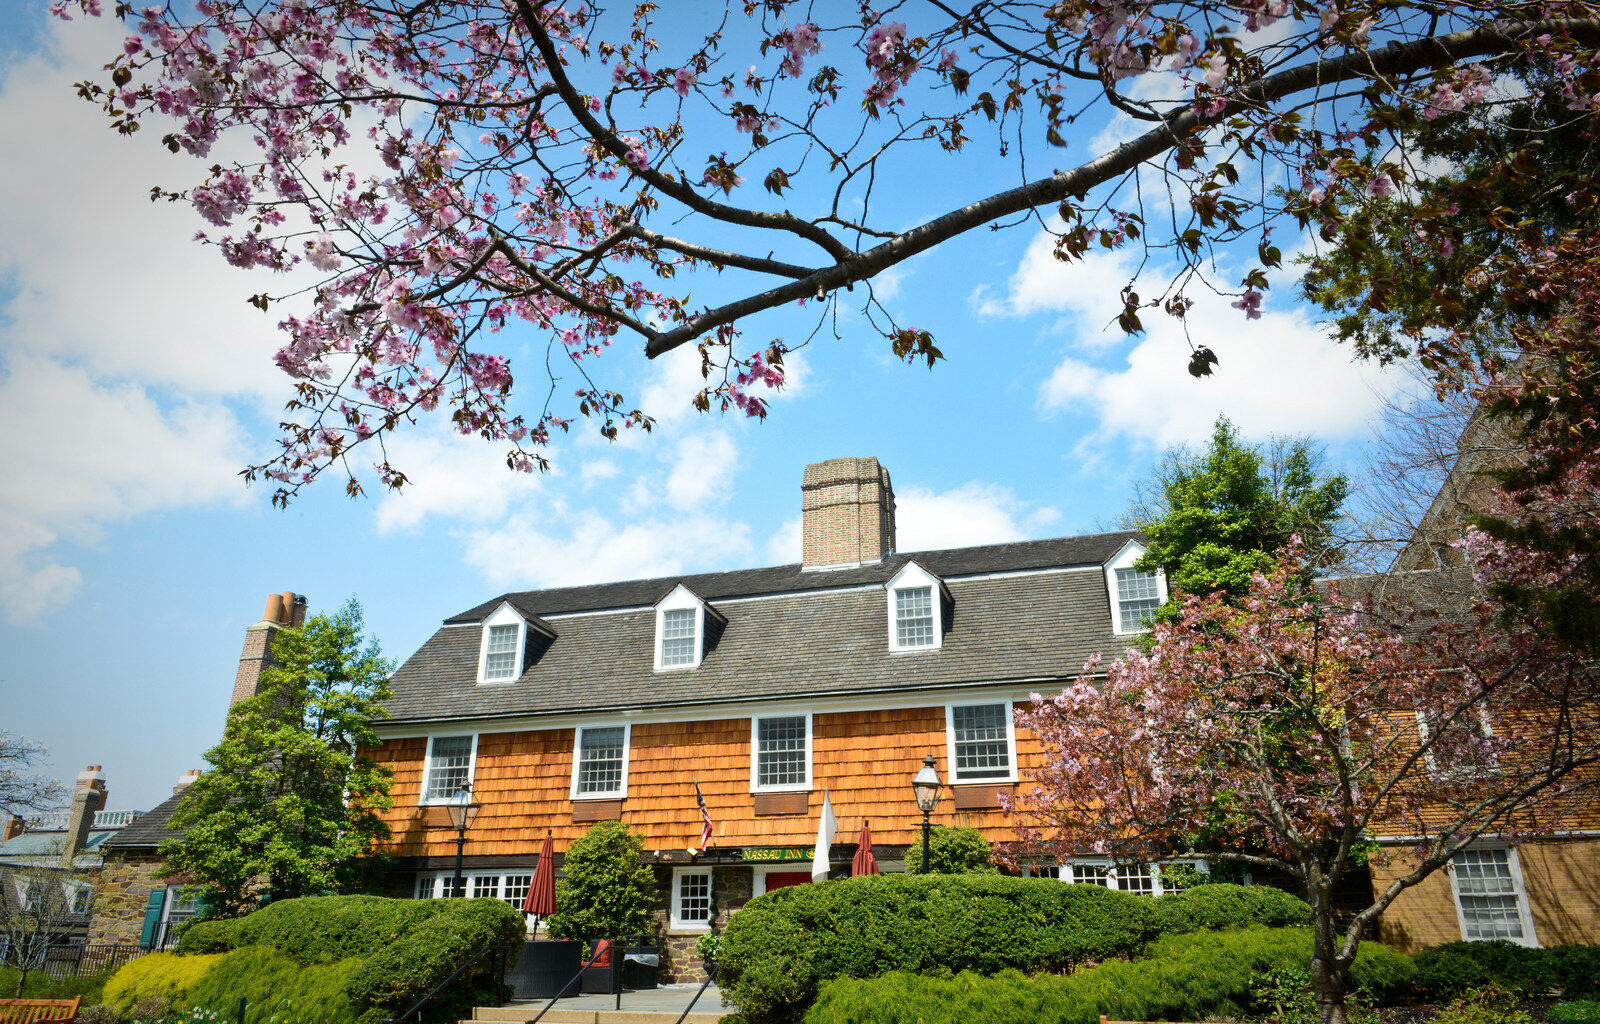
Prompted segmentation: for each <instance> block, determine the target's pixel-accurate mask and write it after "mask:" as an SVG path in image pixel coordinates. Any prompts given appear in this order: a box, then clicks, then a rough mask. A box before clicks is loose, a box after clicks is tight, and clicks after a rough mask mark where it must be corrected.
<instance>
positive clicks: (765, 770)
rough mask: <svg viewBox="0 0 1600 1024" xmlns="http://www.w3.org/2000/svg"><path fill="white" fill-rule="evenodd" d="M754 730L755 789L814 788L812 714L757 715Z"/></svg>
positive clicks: (763, 790) (752, 730)
mask: <svg viewBox="0 0 1600 1024" xmlns="http://www.w3.org/2000/svg"><path fill="white" fill-rule="evenodd" d="M751 732H752V734H753V735H752V736H751V738H750V739H751V743H750V745H751V749H752V751H753V754H754V756H753V757H752V761H753V762H754V763H753V764H752V765H751V767H750V779H751V783H752V785H751V790H752V791H754V792H757V793H760V792H783V791H791V792H792V791H796V790H805V789H810V788H811V716H810V715H808V714H807V715H771V716H768V717H765V718H763V717H757V718H756V719H755V720H754V724H753V728H752V729H751Z"/></svg>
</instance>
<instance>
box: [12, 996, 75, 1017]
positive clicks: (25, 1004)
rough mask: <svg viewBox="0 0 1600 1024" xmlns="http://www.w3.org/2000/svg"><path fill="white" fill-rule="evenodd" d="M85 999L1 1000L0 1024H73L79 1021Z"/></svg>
mask: <svg viewBox="0 0 1600 1024" xmlns="http://www.w3.org/2000/svg"><path fill="white" fill-rule="evenodd" d="M82 1002H83V997H82V996H78V997H77V998H76V999H0V1024H35V1022H36V1021H50V1022H52V1024H58V1022H59V1024H71V1022H72V1021H75V1020H77V1019H78V1006H79V1004H81V1003H82Z"/></svg>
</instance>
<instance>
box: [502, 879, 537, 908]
mask: <svg viewBox="0 0 1600 1024" xmlns="http://www.w3.org/2000/svg"><path fill="white" fill-rule="evenodd" d="M532 884H533V876H532V875H507V876H506V877H505V881H504V883H503V884H502V885H501V886H500V898H501V899H503V900H505V901H506V902H507V903H509V904H511V905H512V906H513V907H518V908H520V907H521V906H522V901H523V900H525V899H527V898H528V886H530V885H532Z"/></svg>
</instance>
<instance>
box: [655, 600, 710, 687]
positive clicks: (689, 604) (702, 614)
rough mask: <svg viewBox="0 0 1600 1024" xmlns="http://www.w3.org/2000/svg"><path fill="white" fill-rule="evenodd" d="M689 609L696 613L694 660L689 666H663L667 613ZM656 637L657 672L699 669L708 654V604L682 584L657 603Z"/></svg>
mask: <svg viewBox="0 0 1600 1024" xmlns="http://www.w3.org/2000/svg"><path fill="white" fill-rule="evenodd" d="M685 608H687V609H689V610H691V611H693V612H694V660H692V661H690V662H689V663H688V664H687V665H663V664H661V643H662V635H661V634H662V630H663V629H664V628H665V624H666V618H667V614H666V613H667V612H670V611H681V610H683V609H685ZM655 610H656V636H655V666H656V671H657V672H682V671H685V670H687V669H693V668H699V667H700V662H701V660H702V659H704V658H705V653H706V603H705V602H704V601H702V600H700V598H699V597H698V596H697V595H696V594H695V592H694V591H692V590H690V589H689V588H688V587H686V586H684V585H683V584H682V583H680V584H678V585H677V586H675V587H673V588H672V591H671V593H669V594H667V596H666V597H663V598H662V599H661V600H660V601H658V602H656V609H655Z"/></svg>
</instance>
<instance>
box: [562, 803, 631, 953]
mask: <svg viewBox="0 0 1600 1024" xmlns="http://www.w3.org/2000/svg"><path fill="white" fill-rule="evenodd" d="M643 861H644V842H643V841H642V840H641V839H640V838H639V837H638V836H637V835H636V834H634V833H633V832H632V831H631V830H629V828H628V826H626V825H624V824H622V822H620V821H602V822H599V823H598V824H595V825H593V826H591V827H590V829H589V831H587V832H585V833H584V834H583V835H582V836H579V837H578V839H577V840H576V841H575V842H574V843H573V844H572V846H570V847H569V848H568V849H567V857H566V861H565V867H564V870H563V872H562V877H561V878H560V879H558V880H557V881H556V912H555V913H554V914H551V915H550V917H549V919H548V927H549V930H550V937H551V938H554V939H585V940H588V939H609V938H620V937H622V936H625V935H650V934H654V932H655V930H656V918H655V906H656V875H655V872H654V871H652V870H651V869H650V868H649V867H648V866H647V865H646V864H644V862H643Z"/></svg>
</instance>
